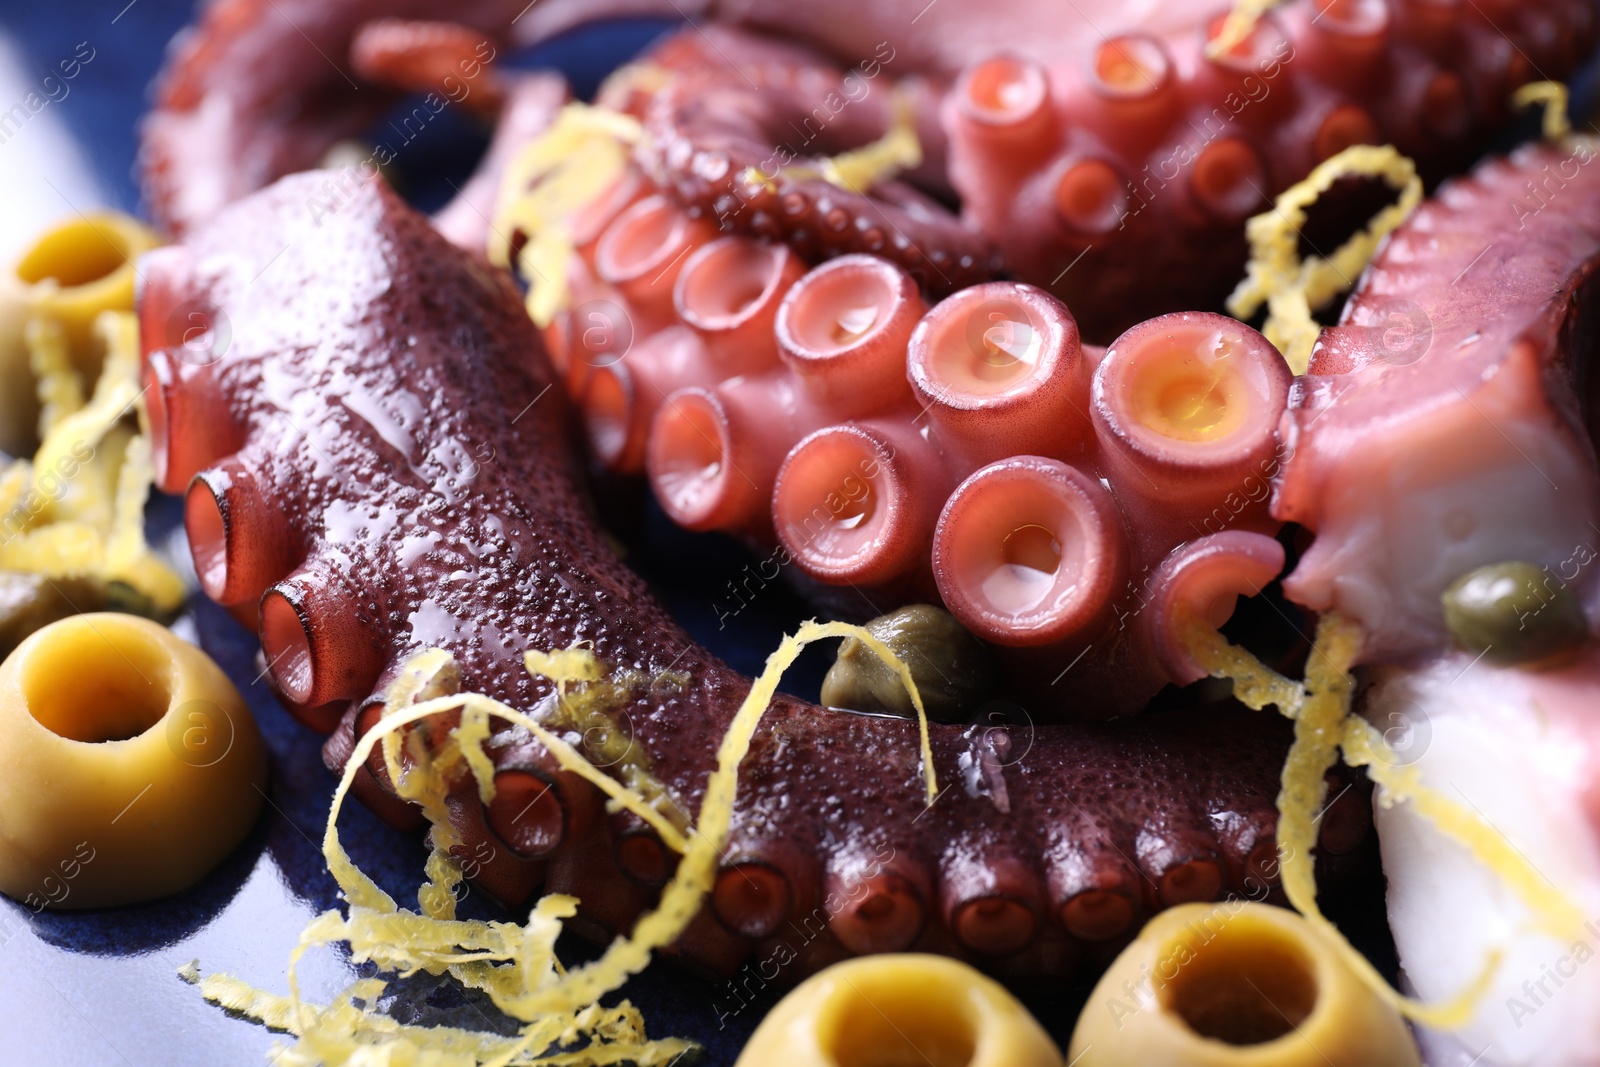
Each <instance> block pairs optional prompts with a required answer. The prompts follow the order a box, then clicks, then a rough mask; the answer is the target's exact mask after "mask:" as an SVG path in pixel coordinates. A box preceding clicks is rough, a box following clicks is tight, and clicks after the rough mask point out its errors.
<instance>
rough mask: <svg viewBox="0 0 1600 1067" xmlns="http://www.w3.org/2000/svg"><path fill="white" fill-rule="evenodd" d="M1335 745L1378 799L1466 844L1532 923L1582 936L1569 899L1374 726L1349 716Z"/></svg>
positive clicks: (1579, 920) (1577, 911) (1577, 915)
mask: <svg viewBox="0 0 1600 1067" xmlns="http://www.w3.org/2000/svg"><path fill="white" fill-rule="evenodd" d="M1340 745H1341V746H1342V747H1343V749H1344V753H1345V761H1346V762H1347V763H1349V764H1350V766H1352V767H1365V768H1367V774H1368V776H1369V777H1370V778H1371V779H1372V780H1373V781H1374V782H1377V783H1378V785H1380V786H1382V787H1383V788H1382V791H1381V792H1380V793H1379V794H1378V802H1379V803H1380V804H1383V805H1384V806H1385V807H1392V806H1393V805H1395V804H1398V803H1402V802H1407V803H1411V804H1414V805H1415V806H1416V808H1417V811H1419V812H1421V813H1422V814H1423V815H1424V816H1425V817H1426V818H1427V819H1428V821H1430V822H1432V823H1433V824H1434V825H1435V826H1437V827H1438V828H1439V829H1440V830H1442V831H1443V832H1444V833H1445V834H1447V835H1449V836H1450V837H1453V838H1455V840H1456V841H1458V842H1460V843H1461V844H1462V845H1464V846H1466V848H1467V850H1468V851H1469V852H1471V853H1472V855H1473V857H1474V858H1475V859H1477V861H1478V862H1479V863H1481V864H1483V866H1485V867H1487V868H1488V869H1490V870H1491V871H1494V872H1495V873H1496V874H1497V875H1499V876H1500V878H1501V880H1502V881H1504V882H1505V883H1506V884H1507V885H1509V886H1510V887H1511V888H1512V889H1513V890H1514V891H1515V892H1516V894H1517V895H1518V896H1519V897H1521V898H1522V899H1523V901H1524V902H1525V903H1526V904H1527V905H1528V908H1529V910H1530V911H1532V912H1533V915H1534V926H1535V928H1537V929H1539V930H1542V931H1544V932H1545V933H1548V934H1550V935H1551V936H1552V937H1556V938H1563V939H1572V938H1575V937H1579V936H1581V935H1582V933H1583V928H1584V914H1583V912H1582V910H1581V909H1580V908H1579V907H1578V906H1577V905H1576V904H1574V903H1573V901H1572V900H1571V898H1569V897H1568V896H1567V895H1566V894H1565V893H1562V892H1561V891H1560V890H1558V889H1556V887H1555V886H1553V885H1552V884H1551V883H1550V881H1549V880H1548V879H1546V878H1544V877H1543V876H1542V875H1540V874H1539V872H1538V871H1537V870H1535V869H1534V868H1533V867H1532V866H1531V865H1530V864H1529V863H1528V861H1527V860H1526V859H1524V858H1523V856H1522V854H1521V853H1519V852H1518V851H1517V850H1516V849H1515V848H1514V847H1513V846H1512V844H1511V842H1510V841H1509V840H1507V838H1506V837H1505V835H1503V834H1500V833H1498V832H1496V831H1495V830H1494V829H1493V828H1492V827H1489V826H1487V825H1485V824H1484V822H1483V820H1482V819H1481V818H1479V817H1478V816H1477V815H1476V814H1475V813H1473V812H1471V811H1469V810H1468V809H1467V808H1466V807H1464V806H1462V805H1461V804H1458V803H1456V802H1455V801H1454V800H1452V799H1451V798H1450V797H1448V796H1446V795H1444V794H1443V793H1439V792H1436V791H1434V790H1431V789H1429V788H1427V787H1426V786H1424V785H1423V784H1422V780H1421V775H1420V774H1419V773H1418V770H1417V768H1416V767H1415V766H1414V765H1408V764H1403V763H1399V762H1398V761H1397V760H1396V758H1395V755H1394V752H1393V750H1392V749H1391V748H1390V747H1389V744H1388V742H1387V741H1385V740H1384V737H1383V733H1382V732H1381V731H1380V730H1378V729H1377V727H1375V726H1373V725H1372V724H1371V723H1369V722H1367V720H1365V719H1363V718H1361V717H1359V716H1356V715H1352V716H1350V717H1349V718H1348V719H1346V720H1345V722H1344V731H1343V736H1342V738H1341V739H1340Z"/></svg>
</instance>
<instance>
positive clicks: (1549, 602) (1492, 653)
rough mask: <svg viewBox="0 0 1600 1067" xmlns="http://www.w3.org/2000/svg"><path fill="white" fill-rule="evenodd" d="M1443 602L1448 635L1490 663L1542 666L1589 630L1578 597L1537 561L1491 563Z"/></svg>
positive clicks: (1452, 589) (1469, 576)
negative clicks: (1534, 664) (1537, 664)
mask: <svg viewBox="0 0 1600 1067" xmlns="http://www.w3.org/2000/svg"><path fill="white" fill-rule="evenodd" d="M1442 599H1443V601H1444V622H1445V626H1446V627H1448V628H1449V630H1450V636H1451V637H1453V638H1455V641H1456V643H1457V644H1458V645H1460V646H1461V647H1462V648H1463V649H1465V650H1466V651H1468V652H1473V653H1481V654H1482V656H1483V658H1484V659H1486V660H1488V661H1489V662H1491V663H1498V664H1502V665H1513V664H1528V663H1538V662H1539V661H1541V660H1547V659H1549V658H1551V657H1552V656H1555V655H1557V654H1558V653H1561V652H1564V651H1566V650H1567V649H1569V648H1572V647H1573V646H1574V645H1577V644H1579V643H1580V642H1582V641H1583V639H1584V638H1585V637H1586V636H1588V632H1589V623H1588V620H1587V619H1586V618H1584V614H1583V607H1582V606H1581V605H1580V604H1579V603H1578V598H1577V596H1575V595H1574V594H1573V592H1572V590H1571V589H1570V588H1569V587H1568V586H1567V584H1566V583H1565V582H1563V581H1562V580H1561V579H1559V578H1557V577H1556V576H1555V575H1554V574H1551V573H1550V572H1549V571H1548V570H1547V569H1545V568H1544V567H1541V566H1539V565H1538V564H1537V563H1525V562H1520V561H1513V562H1510V563H1491V564H1489V565H1488V566H1486V567H1479V568H1478V569H1477V570H1474V571H1468V572H1467V573H1466V574H1464V575H1462V576H1461V577H1460V578H1457V579H1456V580H1455V582H1454V583H1453V584H1452V585H1451V586H1450V588H1448V589H1446V590H1445V591H1444V596H1443V598H1442Z"/></svg>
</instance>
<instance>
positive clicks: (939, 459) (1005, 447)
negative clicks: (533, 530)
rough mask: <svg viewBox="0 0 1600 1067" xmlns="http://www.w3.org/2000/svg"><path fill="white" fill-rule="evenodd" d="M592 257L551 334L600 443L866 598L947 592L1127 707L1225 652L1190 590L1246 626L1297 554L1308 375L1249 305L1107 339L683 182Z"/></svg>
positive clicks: (623, 223) (627, 213) (1039, 303)
mask: <svg viewBox="0 0 1600 1067" xmlns="http://www.w3.org/2000/svg"><path fill="white" fill-rule="evenodd" d="M575 262H576V263H579V264H581V266H580V267H578V268H575V270H577V271H580V272H582V273H584V274H586V275H587V278H586V279H580V284H584V285H587V286H588V288H579V287H577V286H575V292H574V296H573V300H574V306H573V308H572V309H571V310H570V311H569V312H567V313H566V314H565V315H563V316H561V317H560V318H559V319H558V322H557V323H556V324H554V326H553V327H552V330H551V331H550V333H549V337H550V340H551V345H552V350H553V351H554V352H556V353H557V354H558V359H557V363H558V365H561V366H563V367H565V369H566V378H567V381H568V385H569V388H570V389H571V391H572V392H573V393H574V395H576V396H577V397H578V398H579V401H580V409H581V412H582V415H583V419H584V423H585V426H586V428H587V431H588V436H589V440H590V443H591V446H592V448H593V450H594V452H595V454H596V455H597V457H598V458H599V459H600V461H601V462H602V463H603V464H605V465H606V466H608V467H610V468H612V469H614V470H619V471H625V472H637V471H644V472H646V473H647V474H648V477H649V482H650V485H651V488H652V489H653V491H654V492H655V495H656V498H657V500H658V501H659V502H660V503H661V506H662V508H663V509H664V510H665V511H666V513H667V514H668V516H669V517H671V518H672V519H673V520H674V521H675V522H677V523H678V524H679V525H681V526H684V527H686V528H689V529H693V530H720V531H723V532H727V533H731V534H735V535H738V536H741V537H743V538H745V539H746V540H747V541H748V542H750V543H751V544H753V545H754V546H755V547H756V548H757V549H758V550H759V551H761V552H762V553H764V554H768V555H769V557H770V558H774V559H777V560H778V561H779V562H780V563H783V564H787V563H789V562H791V561H792V562H793V563H794V565H795V567H796V569H797V570H798V572H799V573H800V574H802V575H804V576H805V577H806V578H808V579H813V580H815V581H816V582H817V583H821V584H822V585H823V586H842V587H848V588H850V589H851V590H852V597H851V599H852V600H854V601H856V603H855V604H853V605H851V610H853V611H856V612H859V611H861V610H862V609H861V605H862V604H867V605H869V606H872V607H878V608H879V609H880V610H881V609H882V606H883V605H885V604H888V605H891V606H892V605H896V604H900V603H906V602H909V601H915V600H929V599H932V598H935V597H937V598H939V599H942V600H943V602H944V603H945V605H946V606H947V607H949V608H950V610H951V611H952V612H954V613H955V615H956V616H957V617H958V618H959V619H960V620H961V621H962V622H963V623H964V624H966V625H967V626H968V627H969V628H970V629H971V630H972V631H973V632H974V633H976V634H978V635H979V636H980V637H982V638H984V639H986V640H988V641H991V642H994V643H996V644H999V645H1002V646H1007V651H1006V652H1005V653H1004V656H1005V657H1006V658H1008V659H1014V660H1016V661H1017V662H1018V663H1019V664H1025V665H1026V666H1027V667H1028V670H1027V671H1024V672H1020V673H1021V674H1023V675H1028V676H1031V675H1034V674H1042V675H1044V676H1046V677H1047V678H1054V679H1057V685H1056V686H1055V687H1054V689H1053V692H1054V694H1055V695H1056V696H1057V697H1061V696H1063V695H1069V696H1071V697H1072V698H1076V697H1079V696H1084V697H1088V696H1089V695H1091V694H1092V695H1093V699H1085V700H1083V701H1081V703H1082V704H1083V705H1084V706H1085V707H1089V706H1093V707H1096V708H1098V709H1099V714H1102V715H1113V714H1119V713H1123V712H1128V711H1134V710H1137V709H1138V708H1140V707H1142V706H1143V705H1144V704H1145V703H1146V702H1147V701H1148V700H1149V699H1150V697H1152V696H1153V695H1155V693H1156V692H1157V691H1159V690H1160V689H1161V688H1162V686H1164V685H1166V684H1167V683H1168V682H1179V683H1187V682H1191V681H1194V680H1196V679H1197V678H1198V677H1199V676H1200V675H1199V674H1198V673H1197V672H1196V671H1195V670H1194V669H1193V667H1192V666H1187V665H1186V656H1185V655H1184V653H1183V652H1182V651H1181V648H1180V642H1179V639H1178V636H1177V634H1176V629H1175V620H1176V619H1177V618H1178V617H1179V616H1181V615H1182V613H1183V612H1184V610H1186V609H1195V610H1198V611H1200V612H1201V613H1202V614H1205V615H1207V616H1208V617H1210V618H1212V621H1213V622H1216V623H1218V624H1221V623H1222V622H1224V621H1225V620H1226V619H1227V618H1228V616H1229V614H1230V613H1231V611H1232V605H1233V602H1234V598H1236V597H1237V596H1240V595H1244V596H1249V595H1254V594H1256V593H1258V592H1260V591H1261V589H1262V588H1263V587H1264V586H1265V585H1266V584H1267V583H1269V582H1270V581H1271V580H1272V579H1273V578H1274V577H1275V576H1276V575H1277V573H1278V571H1279V570H1280V569H1281V567H1282V565H1283V553H1282V549H1281V548H1280V547H1279V546H1278V544H1277V543H1276V542H1275V541H1274V540H1273V536H1274V535H1275V534H1276V532H1277V530H1278V525H1279V524H1278V523H1277V522H1276V521H1275V520H1273V519H1272V518H1271V516H1270V515H1268V513H1267V502H1268V497H1269V496H1270V486H1271V480H1272V478H1273V475H1274V474H1275V473H1276V472H1277V467H1278V459H1279V456H1280V453H1281V448H1280V444H1279V440H1278V423H1279V416H1280V415H1281V413H1282V411H1283V408H1284V404H1285V402H1286V400H1287V397H1288V393H1289V386H1290V381H1291V378H1292V375H1291V374H1290V372H1289V369H1288V367H1287V365H1286V364H1285V362H1284V360H1283V358H1282V357H1281V356H1280V355H1279V353H1278V352H1277V350H1276V349H1274V348H1273V347H1272V346H1271V345H1270V344H1269V343H1268V342H1267V341H1266V340H1265V338H1263V337H1262V336H1261V335H1260V334H1259V333H1257V332H1256V331H1255V330H1253V329H1251V328H1249V327H1248V326H1245V325H1243V324H1241V323H1239V322H1237V321H1235V320H1233V319H1229V318H1227V317H1225V316H1221V315H1215V314H1206V313H1187V314H1171V315H1166V316H1161V317H1158V318H1156V319H1152V320H1149V321H1147V322H1145V323H1142V324H1140V325H1138V326H1136V327H1134V328H1133V329H1131V330H1129V331H1128V332H1127V333H1125V334H1124V335H1123V336H1122V337H1120V338H1118V339H1117V340H1116V341H1114V342H1113V344H1112V345H1111V347H1110V348H1109V349H1102V348H1098V347H1095V346H1087V345H1084V344H1083V343H1082V341H1081V338H1080V336H1079V330H1078V324H1077V321H1076V319H1075V318H1074V316H1073V314H1072V312H1071V311H1069V310H1068V309H1067V307H1066V306H1065V305H1063V304H1062V303H1061V302H1060V301H1058V300H1056V299H1055V298H1054V297H1052V296H1051V295H1050V294H1049V293H1047V292H1045V291H1043V290H1041V289H1037V288H1034V287H1032V286H1027V285H1020V284H1017V283H1014V282H992V283H987V284H983V285H978V286H973V287H970V288H967V289H964V290H962V291H961V292H959V293H956V294H955V295H952V296H950V297H947V298H946V299H945V300H943V301H941V302H939V303H938V304H937V305H935V306H934V307H932V308H929V307H928V306H927V304H926V302H925V301H924V299H923V296H922V290H921V287H920V286H918V285H917V283H916V281H915V279H914V278H912V277H911V275H910V274H909V273H908V272H907V271H905V270H904V269H902V268H900V267H898V266H896V265H895V264H893V263H891V262H889V261H887V260H884V259H882V258H880V257H873V256H865V255H848V256H843V257H840V258H838V259H834V260H831V261H829V262H827V263H824V264H823V265H822V266H819V267H815V268H812V269H811V270H809V271H805V270H804V268H803V267H802V266H801V264H800V263H799V262H798V258H797V257H796V256H795V254H794V253H793V252H792V251H790V249H789V248H788V246H786V245H782V244H766V243H763V242H760V241H758V240H757V239H755V238H752V237H747V236H737V235H735V236H726V237H716V236H715V232H714V230H713V229H712V228H711V227H710V226H709V225H708V224H707V223H706V220H704V219H697V218H695V217H694V216H692V215H691V214H690V213H689V212H687V211H686V210H685V209H683V208H681V207H679V206H678V205H677V204H676V203H675V202H674V201H673V200H672V199H671V198H669V197H664V196H662V195H660V194H653V195H649V196H645V197H643V198H642V199H638V200H636V201H634V202H633V203H632V204H631V205H630V206H629V207H627V208H626V209H624V210H622V211H620V212H618V213H616V215H615V217H614V218H613V220H612V221H611V222H610V223H609V224H608V225H606V226H605V227H604V228H603V229H600V230H599V231H598V233H597V234H596V235H595V236H594V237H593V238H592V240H590V241H589V242H588V243H586V244H585V245H583V246H581V247H580V250H579V256H578V257H577V258H576V260H575ZM855 594H861V595H855ZM873 613H877V612H873ZM1069 667H1070V670H1068V668H1069ZM1058 676H1063V677H1059V678H1058Z"/></svg>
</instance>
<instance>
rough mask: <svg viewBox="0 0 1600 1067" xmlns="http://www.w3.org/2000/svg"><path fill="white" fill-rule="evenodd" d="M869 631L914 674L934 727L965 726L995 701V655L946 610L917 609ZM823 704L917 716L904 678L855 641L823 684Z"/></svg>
mask: <svg viewBox="0 0 1600 1067" xmlns="http://www.w3.org/2000/svg"><path fill="white" fill-rule="evenodd" d="M866 629H867V631H868V632H869V633H871V634H872V635H873V636H874V637H876V638H877V639H878V640H880V641H882V642H883V643H884V644H886V645H888V646H889V647H890V648H891V649H893V650H894V653H895V655H897V656H899V657H900V659H901V661H902V662H904V663H905V665H906V666H907V667H908V668H910V670H911V677H912V678H913V679H915V680H916V683H917V691H918V692H919V693H920V694H921V695H922V704H923V707H924V708H926V709H927V712H928V718H929V719H932V720H933V721H934V722H961V721H963V720H964V719H966V718H968V717H969V716H970V715H971V713H972V711H973V709H975V708H976V707H977V706H978V705H979V704H980V703H982V702H983V701H984V700H985V699H987V698H988V697H989V696H991V695H993V689H994V666H993V663H992V662H991V660H990V658H989V650H988V649H987V648H985V647H984V646H983V642H981V641H979V640H978V639H977V638H976V637H973V636H972V635H971V634H970V633H968V632H967V631H966V629H964V628H963V627H962V625H961V624H960V623H959V622H957V621H956V620H955V616H953V615H951V614H950V613H949V612H948V611H945V610H944V609H943V608H936V607H933V606H931V605H928V604H912V605H911V606H909V607H904V608H901V609H900V610H899V611H894V612H890V613H889V614H888V615H881V616H879V617H878V618H876V619H873V620H872V621H871V622H869V623H867V625H866ZM822 702H823V703H824V704H826V705H828V706H829V707H833V708H850V709H851V710H853V711H876V712H886V713H888V714H890V715H904V716H908V717H909V716H911V715H914V714H916V709H915V708H913V707H912V704H911V694H909V693H907V692H906V689H905V686H904V685H902V684H901V683H900V675H899V674H898V673H896V672H895V671H894V670H893V669H892V668H890V667H889V666H888V665H886V664H885V663H884V662H883V661H882V660H880V659H879V658H878V657H877V655H876V654H875V653H874V652H873V651H872V650H871V649H870V648H868V647H867V646H866V645H864V644H862V643H861V642H860V641H858V640H856V639H855V638H853V637H850V638H846V639H845V642H844V644H843V645H841V646H840V648H839V657H838V659H836V660H835V661H834V664H833V668H832V669H831V670H829V671H828V677H827V678H826V679H824V680H823V683H822Z"/></svg>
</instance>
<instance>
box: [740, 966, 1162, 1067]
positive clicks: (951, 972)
mask: <svg viewBox="0 0 1600 1067" xmlns="http://www.w3.org/2000/svg"><path fill="white" fill-rule="evenodd" d="M1128 1062H1130V1063H1131V1062H1133V1061H1128ZM736 1067H1061V1052H1060V1050H1058V1049H1057V1048H1056V1046H1055V1043H1054V1042H1052V1041H1051V1040H1050V1038H1049V1036H1048V1035H1046V1034H1045V1032H1044V1028H1043V1027H1041V1026H1040V1025H1039V1023H1038V1022H1037V1021H1036V1020H1035V1019H1034V1018H1033V1016H1031V1015H1029V1014H1028V1012H1027V1009H1025V1008H1024V1007H1023V1006H1022V1005H1021V1004H1019V1003H1018V1002H1017V999H1016V998H1015V997H1013V996H1012V995H1011V994H1010V993H1008V992H1006V990H1005V987H1004V986H1002V985H1000V984H999V983H998V982H996V981H994V980H993V979H992V978H985V977H984V976H983V975H981V974H979V973H978V972H977V971H975V970H973V969H972V968H971V967H970V966H968V965H967V964H965V963H958V962H957V961H955V960H951V959H945V958H944V957H943V956H921V955H895V954H886V955H880V956H862V957H860V958H859V959H853V960H849V961H847V962H845V963H839V964H835V965H834V966H832V967H829V968H828V969H827V970H825V971H823V972H821V973H820V974H817V975H814V976H813V977H811V978H810V979H808V980H807V981H805V982H804V983H802V984H801V985H800V986H799V987H798V988H796V989H795V991H794V992H792V993H790V994H789V995H788V996H786V997H784V998H783V1000H782V1002H781V1003H779V1004H778V1006H777V1007H776V1008H774V1009H772V1011H771V1012H770V1013H768V1015H767V1017H766V1018H765V1019H764V1020H762V1023H761V1025H760V1026H759V1027H757V1029H756V1032H755V1033H754V1034H753V1035H752V1036H751V1038H750V1043H749V1044H748V1045H746V1046H745V1048H744V1053H743V1054H742V1055H741V1056H740V1057H739V1061H738V1063H737V1064H736Z"/></svg>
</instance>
